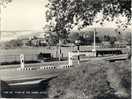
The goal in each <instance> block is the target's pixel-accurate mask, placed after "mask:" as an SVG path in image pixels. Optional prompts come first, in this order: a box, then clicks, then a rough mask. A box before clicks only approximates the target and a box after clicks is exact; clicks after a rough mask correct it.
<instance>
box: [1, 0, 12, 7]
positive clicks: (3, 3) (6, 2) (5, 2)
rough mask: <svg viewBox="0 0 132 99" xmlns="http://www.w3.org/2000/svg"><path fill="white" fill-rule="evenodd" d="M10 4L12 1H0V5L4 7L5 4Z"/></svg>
mask: <svg viewBox="0 0 132 99" xmlns="http://www.w3.org/2000/svg"><path fill="white" fill-rule="evenodd" d="M10 2H12V0H0V5H2V6H4V7H6V4H8V3H10Z"/></svg>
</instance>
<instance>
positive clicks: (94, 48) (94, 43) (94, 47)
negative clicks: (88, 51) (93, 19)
mask: <svg viewBox="0 0 132 99" xmlns="http://www.w3.org/2000/svg"><path fill="white" fill-rule="evenodd" d="M95 33H96V30H94V42H93V49H92V51H93V52H95V51H96V34H95Z"/></svg>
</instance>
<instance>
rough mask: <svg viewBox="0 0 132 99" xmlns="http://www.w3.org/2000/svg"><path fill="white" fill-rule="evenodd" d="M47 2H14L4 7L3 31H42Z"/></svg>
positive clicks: (16, 0)
mask: <svg viewBox="0 0 132 99" xmlns="http://www.w3.org/2000/svg"><path fill="white" fill-rule="evenodd" d="M46 4H47V0H12V2H11V3H9V4H7V6H6V8H3V7H2V27H1V28H2V30H13V31H14V30H42V28H43V26H44V24H45V7H44V6H45V5H46Z"/></svg>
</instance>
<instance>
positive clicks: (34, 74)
mask: <svg viewBox="0 0 132 99" xmlns="http://www.w3.org/2000/svg"><path fill="white" fill-rule="evenodd" d="M113 58H115V59H120V58H123V59H125V58H127V55H116V56H106V57H91V58H84V59H81V62H80V64H81V63H84V62H85V63H87V62H89V61H97V60H109V59H113ZM62 64H63V65H64V64H68V61H60V62H58V61H56V62H46V63H39V64H25V65H26V67H32V68H34V69H33V70H24V71H19V70H17V68H18V67H20V66H19V65H3V66H0V79H1V80H4V81H7V82H9V83H12V82H20V81H21V82H22V81H24V80H25V81H26V80H34V79H43V80H44V79H48V78H51V77H55V76H57V75H58V74H59V73H61V72H64V71H66V70H68V69H49V70H44V69H40V67H41V66H48V65H51V66H59V65H62ZM73 64H77V62H76V61H75V62H74V63H73ZM74 66H76V65H74ZM72 68H74V67H72ZM69 69H70V68H69Z"/></svg>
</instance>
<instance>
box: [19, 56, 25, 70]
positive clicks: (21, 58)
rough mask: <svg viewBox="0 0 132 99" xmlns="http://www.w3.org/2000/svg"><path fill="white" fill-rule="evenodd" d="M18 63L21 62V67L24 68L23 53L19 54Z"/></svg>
mask: <svg viewBox="0 0 132 99" xmlns="http://www.w3.org/2000/svg"><path fill="white" fill-rule="evenodd" d="M20 64H21V68H22V69H24V68H25V66H24V54H20Z"/></svg>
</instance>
